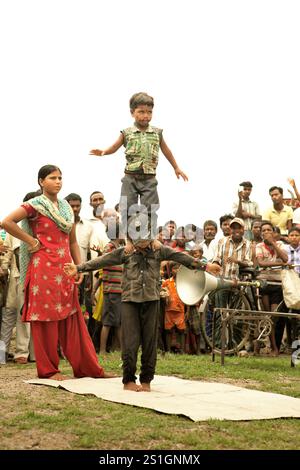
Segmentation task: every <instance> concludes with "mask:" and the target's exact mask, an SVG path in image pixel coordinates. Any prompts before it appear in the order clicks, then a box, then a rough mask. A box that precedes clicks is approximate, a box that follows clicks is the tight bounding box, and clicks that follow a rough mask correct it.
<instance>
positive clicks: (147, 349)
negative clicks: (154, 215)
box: [64, 214, 220, 392]
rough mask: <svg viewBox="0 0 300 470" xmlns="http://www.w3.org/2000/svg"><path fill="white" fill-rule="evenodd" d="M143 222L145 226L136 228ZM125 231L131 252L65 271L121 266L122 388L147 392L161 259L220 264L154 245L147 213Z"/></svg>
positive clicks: (214, 269)
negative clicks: (137, 382) (138, 371)
mask: <svg viewBox="0 0 300 470" xmlns="http://www.w3.org/2000/svg"><path fill="white" fill-rule="evenodd" d="M143 217H144V219H143V220H142V218H143ZM141 221H142V222H141ZM142 224H143V227H144V229H143V230H139V227H141V225H142ZM128 232H129V236H130V238H131V241H132V243H133V245H134V251H133V253H131V254H126V252H125V249H124V248H118V249H116V250H114V251H113V252H111V253H108V254H106V255H103V256H100V257H98V258H95V259H94V260H92V261H89V262H87V263H83V264H80V265H77V266H76V265H75V264H71V263H66V264H65V265H64V271H65V273H66V274H67V275H68V276H76V275H77V273H82V272H87V271H93V270H95V269H99V268H102V267H104V266H114V265H120V264H123V265H124V270H123V280H122V302H121V315H122V360H123V384H124V390H132V391H136V392H139V391H146V392H150V390H151V389H150V382H151V381H152V380H153V377H154V373H155V365H156V355H157V332H158V316H159V315H158V313H159V297H160V263H161V261H164V260H168V261H175V262H177V263H180V264H183V265H185V266H187V267H188V268H191V269H201V270H206V271H208V272H210V273H212V274H219V272H220V267H219V266H218V265H216V264H210V263H205V262H203V260H198V259H195V258H193V257H192V256H189V255H186V254H185V253H181V252H176V251H175V250H173V249H172V248H170V247H168V246H163V245H159V246H157V245H154V243H153V239H151V234H150V230H149V229H148V221H147V215H146V214H139V215H137V216H133V217H131V218H130V219H129V224H128ZM142 232H143V233H142ZM140 344H141V347H142V356H141V372H140V384H141V385H137V384H136V376H135V373H136V363H137V354H138V349H139V346H140Z"/></svg>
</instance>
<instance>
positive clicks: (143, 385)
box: [141, 383, 151, 392]
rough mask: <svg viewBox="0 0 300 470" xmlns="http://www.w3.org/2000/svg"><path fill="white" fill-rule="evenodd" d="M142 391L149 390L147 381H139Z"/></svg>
mask: <svg viewBox="0 0 300 470" xmlns="http://www.w3.org/2000/svg"><path fill="white" fill-rule="evenodd" d="M141 387H142V392H151V386H150V384H149V383H141Z"/></svg>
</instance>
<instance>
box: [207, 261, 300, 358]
mask: <svg viewBox="0 0 300 470" xmlns="http://www.w3.org/2000/svg"><path fill="white" fill-rule="evenodd" d="M295 266H296V265H289V268H292V267H295ZM287 267H288V266H280V268H281V269H285V268H287ZM271 269H272V268H271ZM275 269H278V267H275ZM240 279H241V280H240V281H238V285H236V286H234V287H232V288H231V289H228V290H227V299H226V305H225V306H222V307H214V308H213V311H211V310H210V303H209V301H208V299H206V302H204V303H202V305H201V306H200V319H201V329H202V333H203V336H204V339H205V341H206V343H207V345H208V346H209V347H210V349H211V350H212V353H213V360H214V354H215V353H221V355H222V363H224V355H232V354H237V353H238V352H239V351H240V350H242V349H244V348H245V346H246V344H247V342H248V341H249V339H250V338H251V339H252V340H253V341H257V342H259V341H262V342H265V341H266V340H267V339H268V338H269V335H270V333H271V331H272V325H273V320H272V317H276V316H277V317H290V318H295V319H300V314H297V313H294V312H290V311H288V309H287V308H286V307H285V304H284V302H281V303H280V304H279V305H278V307H277V309H276V311H275V312H268V311H264V309H263V306H262V302H261V296H260V293H259V288H260V287H262V286H263V285H270V284H276V285H278V283H277V282H273V281H272V282H270V281H269V282H267V281H258V282H257V281H255V280H254V279H255V270H254V269H253V268H245V269H242V270H241V272H240ZM219 292H220V291H219ZM216 294H218V291H216ZM210 297H212V295H210ZM283 313H284V315H283Z"/></svg>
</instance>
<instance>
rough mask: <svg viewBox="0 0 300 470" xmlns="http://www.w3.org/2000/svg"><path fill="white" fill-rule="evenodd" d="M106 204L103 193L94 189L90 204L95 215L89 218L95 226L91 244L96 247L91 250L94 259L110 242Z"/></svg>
mask: <svg viewBox="0 0 300 470" xmlns="http://www.w3.org/2000/svg"><path fill="white" fill-rule="evenodd" d="M104 204H105V198H104V195H103V193H101V191H93V192H92V194H91V195H90V206H92V208H93V217H91V218H90V219H89V221H90V222H91V223H92V225H93V228H94V232H93V237H92V245H91V246H92V247H93V248H95V250H92V251H91V258H92V259H94V258H97V256H99V255H101V254H102V252H103V251H104V248H105V246H106V245H107V243H108V242H109V238H108V236H107V234H106V227H105V225H104V223H103V212H104Z"/></svg>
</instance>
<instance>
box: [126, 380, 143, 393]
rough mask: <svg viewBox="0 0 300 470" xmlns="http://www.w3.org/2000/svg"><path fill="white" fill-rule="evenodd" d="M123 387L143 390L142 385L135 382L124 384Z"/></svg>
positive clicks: (135, 390)
mask: <svg viewBox="0 0 300 470" xmlns="http://www.w3.org/2000/svg"><path fill="white" fill-rule="evenodd" d="M123 389H124V390H130V391H131V392H141V391H142V386H141V385H137V384H136V383H135V382H127V384H124V386H123Z"/></svg>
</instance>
